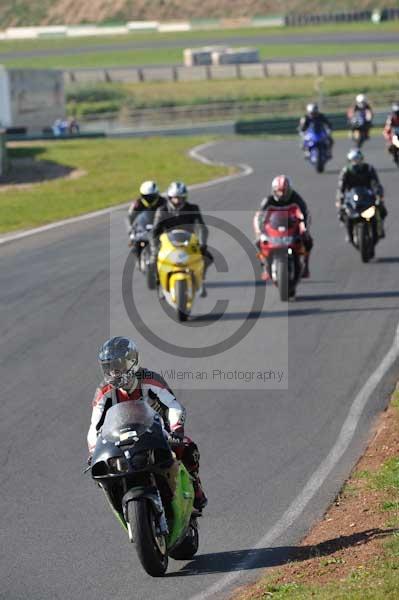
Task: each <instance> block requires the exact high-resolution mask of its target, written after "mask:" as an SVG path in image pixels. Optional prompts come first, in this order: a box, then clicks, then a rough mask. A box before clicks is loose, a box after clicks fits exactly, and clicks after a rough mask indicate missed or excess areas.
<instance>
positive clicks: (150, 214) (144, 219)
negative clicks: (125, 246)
mask: <svg viewBox="0 0 399 600" xmlns="http://www.w3.org/2000/svg"><path fill="white" fill-rule="evenodd" d="M154 215H155V212H154V211H153V210H143V211H142V212H141V213H140V214H139V215H138V217H137V218H136V219H135V221H134V229H135V230H136V231H148V229H149V228H150V227H151V226H152V223H153V221H154Z"/></svg>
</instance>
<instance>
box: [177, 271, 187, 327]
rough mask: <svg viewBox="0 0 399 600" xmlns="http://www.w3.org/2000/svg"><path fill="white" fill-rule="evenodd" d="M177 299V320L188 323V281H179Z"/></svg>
mask: <svg viewBox="0 0 399 600" xmlns="http://www.w3.org/2000/svg"><path fill="white" fill-rule="evenodd" d="M175 298H176V307H177V319H178V320H179V321H180V322H182V321H187V317H188V314H187V281H185V280H184V279H179V280H178V281H176V285H175Z"/></svg>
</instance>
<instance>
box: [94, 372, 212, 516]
mask: <svg viewBox="0 0 399 600" xmlns="http://www.w3.org/2000/svg"><path fill="white" fill-rule="evenodd" d="M136 377H137V382H136V386H134V387H133V389H132V390H130V391H129V392H127V391H126V390H124V389H122V388H116V387H114V386H113V385H111V384H101V385H100V386H99V387H98V388H97V390H96V393H95V395H94V399H93V411H92V414H91V422H90V428H89V431H88V434H87V445H88V447H89V453H90V455H92V454H93V452H94V448H95V446H96V442H97V436H98V433H99V430H100V429H101V427H102V425H103V423H104V419H105V414H106V412H107V410H108V409H109V408H110V407H111V406H112V405H113V404H115V403H118V402H126V401H128V400H140V399H144V400H147V402H148V403H149V405H150V406H151V407H152V408H153V409H154V410H155V411H156V412H157V413H159V415H160V416H161V417H162V419H163V422H164V426H165V429H166V430H168V432H170V433H171V434H172V435H173V439H174V443H173V450H174V452H175V454H176V456H177V458H178V459H179V460H181V461H182V462H183V463H184V465H185V467H186V469H187V470H188V471H189V473H190V474H191V476H192V477H193V484H194V490H195V501H194V506H195V507H196V508H197V509H202V508H203V507H204V506H205V505H206V503H207V499H206V496H205V494H204V492H203V490H202V485H201V480H200V478H199V474H198V471H199V459H200V454H199V450H198V446H197V444H196V443H195V442H193V440H191V439H190V438H189V437H187V436H185V435H184V423H185V420H186V409H185V408H184V407H183V406H182V405H181V404H180V403H179V402H178V401H177V400H176V397H175V395H174V394H173V392H172V390H171V389H170V388H169V386H168V385H167V383H166V381H165V380H164V378H163V377H162V376H161V375H159V374H158V373H155V372H154V371H149V370H148V369H143V368H141V369H139V370H138V371H137V373H136Z"/></svg>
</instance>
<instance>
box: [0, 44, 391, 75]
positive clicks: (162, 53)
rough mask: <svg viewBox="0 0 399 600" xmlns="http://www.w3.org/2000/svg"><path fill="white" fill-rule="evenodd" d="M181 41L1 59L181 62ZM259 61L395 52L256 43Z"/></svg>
mask: <svg viewBox="0 0 399 600" xmlns="http://www.w3.org/2000/svg"><path fill="white" fill-rule="evenodd" d="M184 47H185V44H183V45H182V46H181V47H180V48H148V49H143V48H139V49H125V50H113V49H108V48H106V47H105V48H104V49H102V50H100V49H98V50H96V52H87V53H80V54H70V55H68V54H65V55H60V56H57V55H53V54H49V55H47V56H37V57H34V58H32V57H8V56H7V54H2V56H1V61H2V63H4V65H6V66H7V67H20V68H35V69H49V68H57V69H72V68H83V67H86V68H109V67H129V66H140V65H168V64H182V63H183V48H184ZM256 47H257V48H258V49H259V52H260V57H261V59H262V60H268V59H274V58H286V59H287V60H298V59H301V58H311V57H314V58H315V59H318V58H319V57H335V56H338V57H346V56H350V55H351V54H354V53H360V54H362V55H364V56H365V58H367V59H368V58H369V57H370V55H373V54H378V53H382V52H386V53H391V54H397V53H398V44H396V43H379V42H378V43H372V44H370V43H369V44H367V43H341V44H334V43H331V44H327V43H322V44H320V43H317V42H313V43H306V44H269V45H267V44H262V45H259V44H256ZM0 48H1V47H0Z"/></svg>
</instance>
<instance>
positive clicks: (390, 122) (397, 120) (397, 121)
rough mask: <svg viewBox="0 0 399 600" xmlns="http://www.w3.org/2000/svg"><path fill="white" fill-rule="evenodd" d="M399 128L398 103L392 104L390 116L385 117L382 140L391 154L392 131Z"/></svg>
mask: <svg viewBox="0 0 399 600" xmlns="http://www.w3.org/2000/svg"><path fill="white" fill-rule="evenodd" d="M396 127H399V103H397V102H395V103H394V104H392V111H391V114H390V115H388V116H387V120H386V121H385V127H384V131H383V134H384V138H385V140H386V142H387V150H388V152H391V153H392V150H393V147H392V134H393V131H394V129H396Z"/></svg>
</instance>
